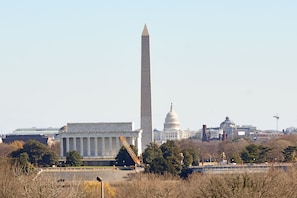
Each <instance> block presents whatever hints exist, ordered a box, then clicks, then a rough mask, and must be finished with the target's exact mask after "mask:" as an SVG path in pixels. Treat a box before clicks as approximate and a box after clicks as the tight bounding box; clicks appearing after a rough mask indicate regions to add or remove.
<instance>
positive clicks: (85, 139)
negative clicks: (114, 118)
mask: <svg viewBox="0 0 297 198" xmlns="http://www.w3.org/2000/svg"><path fill="white" fill-rule="evenodd" d="M141 135H142V130H134V129H133V123H132V122H117V123H68V124H67V125H66V126H64V127H62V128H61V130H60V133H59V136H60V140H61V143H60V155H61V156H60V157H62V158H64V157H65V156H66V153H67V152H69V151H74V150H75V151H77V152H78V153H79V154H80V155H81V156H82V157H84V158H97V159H98V158H101V159H107V158H115V157H116V155H117V153H118V151H119V150H120V147H121V144H120V139H119V137H120V136H124V137H125V138H126V140H127V142H128V143H129V144H131V145H134V146H136V147H137V148H138V154H140V153H141V152H142V151H141V148H142V146H141Z"/></svg>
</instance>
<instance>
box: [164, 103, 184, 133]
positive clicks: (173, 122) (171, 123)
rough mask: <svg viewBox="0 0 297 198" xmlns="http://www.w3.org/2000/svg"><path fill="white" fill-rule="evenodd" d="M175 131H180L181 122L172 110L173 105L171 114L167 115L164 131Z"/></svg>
mask: <svg viewBox="0 0 297 198" xmlns="http://www.w3.org/2000/svg"><path fill="white" fill-rule="evenodd" d="M166 129H167V130H168V129H175V130H180V122H179V118H178V116H177V114H176V113H175V111H173V109H172V103H171V107H170V112H169V113H167V115H166V118H165V123H164V130H166Z"/></svg>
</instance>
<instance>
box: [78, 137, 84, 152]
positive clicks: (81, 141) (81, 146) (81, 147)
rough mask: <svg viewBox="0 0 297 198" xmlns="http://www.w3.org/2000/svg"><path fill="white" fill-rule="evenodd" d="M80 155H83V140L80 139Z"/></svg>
mask: <svg viewBox="0 0 297 198" xmlns="http://www.w3.org/2000/svg"><path fill="white" fill-rule="evenodd" d="M79 139H80V155H81V156H83V155H84V141H83V140H84V138H83V137H80V138H79Z"/></svg>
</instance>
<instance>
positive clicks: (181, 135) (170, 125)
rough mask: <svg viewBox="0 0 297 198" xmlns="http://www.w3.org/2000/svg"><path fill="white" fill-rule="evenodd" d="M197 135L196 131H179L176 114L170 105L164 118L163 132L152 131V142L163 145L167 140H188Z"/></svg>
mask: <svg viewBox="0 0 297 198" xmlns="http://www.w3.org/2000/svg"><path fill="white" fill-rule="evenodd" d="M197 135H198V131H190V130H181V127H180V122H179V118H178V115H177V113H176V112H175V111H174V110H173V105H172V103H171V106H170V111H169V112H168V113H167V115H166V118H165V122H164V129H163V131H159V130H157V129H155V130H154V140H155V142H156V143H157V144H163V143H165V142H166V141H167V140H181V139H188V138H192V137H195V136H197Z"/></svg>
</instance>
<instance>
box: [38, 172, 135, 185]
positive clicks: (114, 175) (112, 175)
mask: <svg viewBox="0 0 297 198" xmlns="http://www.w3.org/2000/svg"><path fill="white" fill-rule="evenodd" d="M135 173H136V171H135V170H119V169H76V168H75V169H68V168H67V169H66V168H55V169H45V170H43V171H42V173H41V175H42V176H51V177H53V178H55V179H56V180H59V179H64V180H65V181H96V178H97V177H100V178H102V179H103V180H104V181H107V182H110V183H112V182H121V181H127V180H128V177H129V175H130V174H135Z"/></svg>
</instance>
